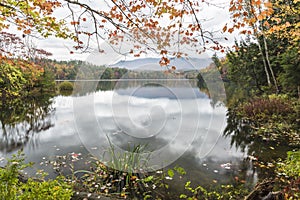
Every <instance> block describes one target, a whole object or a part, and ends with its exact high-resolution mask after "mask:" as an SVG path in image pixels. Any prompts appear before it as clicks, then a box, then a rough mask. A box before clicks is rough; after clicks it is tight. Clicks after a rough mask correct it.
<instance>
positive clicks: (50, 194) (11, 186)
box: [0, 152, 73, 200]
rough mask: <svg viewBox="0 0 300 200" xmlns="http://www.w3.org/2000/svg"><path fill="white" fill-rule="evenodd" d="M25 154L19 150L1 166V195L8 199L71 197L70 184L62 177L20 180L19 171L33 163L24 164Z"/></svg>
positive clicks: (65, 199) (48, 199) (63, 199)
mask: <svg viewBox="0 0 300 200" xmlns="http://www.w3.org/2000/svg"><path fill="white" fill-rule="evenodd" d="M24 160H25V157H24V154H23V153H21V152H19V153H18V154H17V155H13V157H12V159H10V160H8V162H7V164H6V166H5V167H4V168H0V197H1V198H2V199H7V200H15V199H24V200H25V199H46V200H52V199H53V200H54V199H62V200H67V199H71V197H72V195H73V191H72V189H71V186H70V185H67V183H65V182H64V180H63V179H62V177H58V178H56V179H54V180H48V181H45V180H44V176H45V175H46V174H45V173H43V174H42V178H41V179H38V180H37V179H31V178H29V179H28V180H24V181H20V174H19V171H20V170H23V169H24V168H26V167H29V166H31V165H32V164H24Z"/></svg>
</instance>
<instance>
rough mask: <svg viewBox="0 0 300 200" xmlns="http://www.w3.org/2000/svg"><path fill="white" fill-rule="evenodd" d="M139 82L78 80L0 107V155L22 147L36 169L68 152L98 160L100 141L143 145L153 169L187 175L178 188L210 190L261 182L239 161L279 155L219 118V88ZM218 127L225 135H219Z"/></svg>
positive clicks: (234, 121)
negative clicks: (69, 89)
mask: <svg viewBox="0 0 300 200" xmlns="http://www.w3.org/2000/svg"><path fill="white" fill-rule="evenodd" d="M142 81H144V80H134V81H124V80H123V81H122V82H118V81H99V82H93V83H92V82H84V81H82V82H81V83H79V84H75V94H73V96H61V95H60V96H55V97H53V96H52V95H49V96H48V95H45V94H43V95H41V96H40V97H38V98H33V99H28V100H22V101H17V100H16V101H13V102H6V103H3V102H2V104H1V115H0V122H1V126H2V128H1V130H0V133H1V138H0V139H1V144H0V152H2V153H7V152H15V151H16V150H17V149H19V148H20V147H24V151H25V153H26V155H27V158H28V161H34V162H36V163H37V164H36V167H37V168H41V166H39V163H40V162H44V160H43V159H42V158H43V157H46V158H51V159H52V158H53V159H55V157H56V156H57V155H65V154H68V153H72V152H76V153H78V152H81V153H82V154H85V155H87V154H88V153H89V152H92V153H95V154H97V153H98V154H101V156H102V155H103V151H107V146H105V145H103V144H105V141H107V136H108V137H109V138H110V140H111V141H112V142H113V144H114V145H116V147H118V148H120V149H121V150H125V151H126V150H128V149H129V148H132V146H134V145H137V144H147V150H148V151H151V152H154V155H153V157H154V158H153V163H154V164H157V162H158V161H159V160H160V161H162V160H163V161H169V162H170V161H172V162H173V161H174V163H172V162H170V163H172V166H176V165H178V166H182V167H183V168H185V169H186V170H187V171H188V174H187V176H186V178H183V179H182V180H180V181H181V182H184V181H186V180H191V181H192V182H194V183H195V184H202V185H212V184H220V183H224V184H226V183H236V177H239V179H240V180H243V181H244V180H245V181H247V182H249V183H250V184H254V183H255V182H256V181H257V179H258V178H261V177H263V175H264V171H263V170H264V169H262V170H260V171H258V169H257V168H256V165H254V164H253V163H256V162H257V161H256V160H254V159H249V157H248V159H247V155H250V156H253V157H255V158H257V157H259V159H260V160H262V161H264V160H265V161H267V160H269V159H270V156H271V157H272V158H273V159H276V158H278V157H280V156H281V155H282V152H285V151H286V150H284V151H282V149H281V147H280V148H277V147H276V148H275V149H273V150H272V149H271V148H270V147H271V146H272V145H273V144H271V143H268V142H267V141H261V140H253V138H250V137H249V135H248V134H245V133H247V131H250V130H247V126H244V125H243V123H242V122H241V121H239V119H238V118H237V117H236V116H235V115H234V113H232V112H231V111H230V110H229V112H228V113H229V114H228V116H227V117H226V113H227V108H226V107H225V106H224V104H222V103H220V102H221V101H222V99H223V98H224V96H223V95H222V92H221V91H219V90H218V91H217V92H214V93H212V92H210V93H209V94H207V93H205V92H202V91H201V90H200V89H199V87H198V85H197V82H196V81H189V82H188V83H187V82H186V83H184V82H182V81H180V80H178V81H171V80H161V82H159V84H158V83H157V82H156V84H151V83H149V82H147V81H146V82H142ZM185 84H187V85H188V87H186V86H187V85H185ZM141 85H142V86H143V87H141ZM76 87H77V91H78V92H77V93H76ZM79 88H80V90H78V89H79ZM206 91H207V90H206ZM212 97H213V99H212ZM74 103H78V105H77V106H78V107H76V108H74ZM77 111H80V112H79V115H77V116H76V114H75V113H74V112H77ZM77 114H78V113H77ZM74 116H75V118H74ZM76 117H77V118H76ZM226 121H227V129H226V132H225V135H226V136H227V137H223V130H224V128H225V126H226ZM78 131H82V133H83V134H84V137H82V135H78ZM37 133H38V134H37ZM36 136H38V140H35V139H34V138H35V137H36ZM30 138H32V139H30ZM30 141H38V144H39V145H38V146H36V145H37V144H36V143H34V142H33V143H30ZM87 143H88V145H86V144H87ZM266 144H267V145H266ZM268 145H270V146H268ZM32 147H35V148H32ZM95 147H96V148H95ZM273 156H274V157H273ZM174 158H175V159H174ZM250 158H252V157H250ZM153 163H152V164H153ZM150 164H151V163H150ZM78 167H82V166H78ZM47 170H48V172H49V171H50V172H51V169H49V168H47ZM53 174H54V173H53ZM175 184H176V181H175ZM181 185H182V184H181Z"/></svg>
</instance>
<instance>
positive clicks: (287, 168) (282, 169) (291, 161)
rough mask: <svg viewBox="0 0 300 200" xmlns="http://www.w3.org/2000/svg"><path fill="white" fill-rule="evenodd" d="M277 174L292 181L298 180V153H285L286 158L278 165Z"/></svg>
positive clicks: (299, 162) (299, 165)
mask: <svg viewBox="0 0 300 200" xmlns="http://www.w3.org/2000/svg"><path fill="white" fill-rule="evenodd" d="M277 171H278V173H280V174H281V175H284V176H288V177H292V178H293V179H298V178H300V151H295V152H293V151H289V152H287V158H286V160H285V161H284V162H280V163H278V167H277Z"/></svg>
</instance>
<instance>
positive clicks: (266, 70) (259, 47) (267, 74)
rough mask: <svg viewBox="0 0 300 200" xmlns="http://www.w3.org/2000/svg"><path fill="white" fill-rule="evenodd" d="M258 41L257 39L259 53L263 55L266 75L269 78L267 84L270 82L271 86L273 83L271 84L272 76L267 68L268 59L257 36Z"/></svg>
mask: <svg viewBox="0 0 300 200" xmlns="http://www.w3.org/2000/svg"><path fill="white" fill-rule="evenodd" d="M256 39H257V44H258V49H259V51H260V53H261V56H262V59H263V64H264V70H265V73H266V76H267V82H268V85H269V86H271V85H272V83H271V80H270V74H269V71H268V67H267V62H266V59H265V55H264V53H263V50H262V48H261V45H260V43H259V39H258V37H257V36H256Z"/></svg>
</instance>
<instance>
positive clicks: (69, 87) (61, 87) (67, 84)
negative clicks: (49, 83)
mask: <svg viewBox="0 0 300 200" xmlns="http://www.w3.org/2000/svg"><path fill="white" fill-rule="evenodd" d="M58 88H59V91H66V90H73V83H71V82H69V81H64V82H62V83H60V84H59V85H58Z"/></svg>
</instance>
